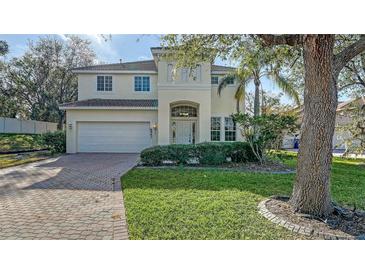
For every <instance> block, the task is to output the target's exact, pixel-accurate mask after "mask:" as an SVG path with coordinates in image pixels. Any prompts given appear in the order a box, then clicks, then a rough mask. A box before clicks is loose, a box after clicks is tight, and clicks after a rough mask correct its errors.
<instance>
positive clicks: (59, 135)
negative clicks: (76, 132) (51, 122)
mask: <svg viewBox="0 0 365 274" xmlns="http://www.w3.org/2000/svg"><path fill="white" fill-rule="evenodd" d="M42 141H43V143H44V145H45V146H46V147H47V149H49V150H50V151H51V152H52V153H64V152H66V132H65V131H62V130H59V131H55V132H47V133H44V134H42Z"/></svg>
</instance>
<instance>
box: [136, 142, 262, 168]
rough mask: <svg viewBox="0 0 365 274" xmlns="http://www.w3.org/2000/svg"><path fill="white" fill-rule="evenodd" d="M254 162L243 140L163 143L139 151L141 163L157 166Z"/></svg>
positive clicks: (247, 145)
mask: <svg viewBox="0 0 365 274" xmlns="http://www.w3.org/2000/svg"><path fill="white" fill-rule="evenodd" d="M229 160H230V161H231V162H234V163H244V162H256V161H257V158H256V156H255V155H254V154H253V152H252V150H251V148H250V145H249V144H248V143H245V142H206V143H199V144H195V145H165V146H154V147H151V148H147V149H145V150H143V151H142V152H141V161H142V164H143V165H147V166H159V165H163V164H166V163H170V164H175V165H187V164H193V163H195V164H201V165H221V164H223V163H225V162H227V161H229Z"/></svg>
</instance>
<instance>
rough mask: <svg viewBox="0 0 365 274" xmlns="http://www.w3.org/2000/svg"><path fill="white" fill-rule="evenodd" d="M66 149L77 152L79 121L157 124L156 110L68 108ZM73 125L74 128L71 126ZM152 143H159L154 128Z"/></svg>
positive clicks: (151, 125)
mask: <svg viewBox="0 0 365 274" xmlns="http://www.w3.org/2000/svg"><path fill="white" fill-rule="evenodd" d="M66 119H67V122H66V136H67V143H66V151H67V153H76V152H77V122H123V121H125V122H149V123H150V127H151V128H152V127H153V125H155V124H157V111H156V110H67V114H66ZM69 124H71V125H72V129H70V128H69ZM152 144H153V145H156V144H157V132H156V131H155V130H152Z"/></svg>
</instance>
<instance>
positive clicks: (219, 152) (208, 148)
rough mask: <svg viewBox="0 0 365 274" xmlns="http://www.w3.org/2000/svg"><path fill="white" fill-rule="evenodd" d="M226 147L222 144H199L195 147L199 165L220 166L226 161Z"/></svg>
mask: <svg viewBox="0 0 365 274" xmlns="http://www.w3.org/2000/svg"><path fill="white" fill-rule="evenodd" d="M226 148H227V145H224V143H213V142H212V143H201V144H197V145H196V153H197V157H198V159H199V163H200V164H202V165H221V164H223V163H225V162H226V161H227V152H228V150H227V149H226Z"/></svg>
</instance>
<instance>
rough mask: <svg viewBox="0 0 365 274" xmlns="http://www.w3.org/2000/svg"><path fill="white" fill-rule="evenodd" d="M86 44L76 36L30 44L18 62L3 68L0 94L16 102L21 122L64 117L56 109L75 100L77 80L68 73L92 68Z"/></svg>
mask: <svg viewBox="0 0 365 274" xmlns="http://www.w3.org/2000/svg"><path fill="white" fill-rule="evenodd" d="M94 60H95V54H94V52H93V51H92V49H91V48H90V42H89V41H87V40H83V39H81V38H79V37H78V36H73V35H72V36H67V40H66V41H63V40H60V39H57V38H56V37H53V36H48V37H44V38H40V39H39V40H37V41H36V42H33V41H31V42H30V43H29V45H28V50H27V51H26V53H25V54H24V55H23V56H21V57H20V58H13V59H12V60H11V61H10V62H9V63H8V64H6V67H5V72H4V77H3V79H4V85H3V89H4V93H7V94H9V95H10V97H12V98H16V102H17V104H18V107H19V111H20V112H21V113H22V115H21V116H23V117H24V118H30V119H36V120H42V121H50V122H58V124H59V128H62V125H63V124H64V121H65V114H64V112H63V111H61V110H59V108H58V105H59V104H61V103H64V102H69V101H75V100H76V99H77V77H76V75H74V74H73V73H72V69H73V68H75V67H79V66H87V65H90V64H93V63H94Z"/></svg>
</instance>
